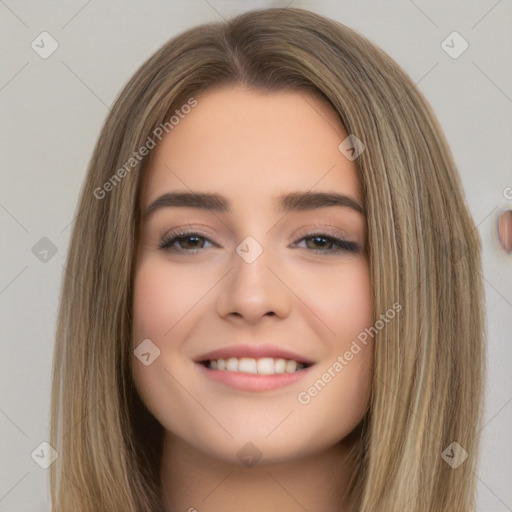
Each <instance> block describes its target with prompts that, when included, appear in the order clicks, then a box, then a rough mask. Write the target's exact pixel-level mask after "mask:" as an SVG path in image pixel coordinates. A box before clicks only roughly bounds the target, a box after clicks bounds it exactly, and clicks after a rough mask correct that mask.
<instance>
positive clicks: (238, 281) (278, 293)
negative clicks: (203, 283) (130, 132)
mask: <svg viewBox="0 0 512 512" xmlns="http://www.w3.org/2000/svg"><path fill="white" fill-rule="evenodd" d="M240 254H243V253H240ZM232 262H233V268H232V269H231V271H230V272H228V274H227V275H226V277H225V278H224V279H223V280H222V281H221V283H220V286H221V291H220V293H219V295H218V298H217V313H218V314H219V315H220V316H221V317H222V318H228V319H232V320H236V321H238V322H246V323H248V324H257V323H258V322H260V321H262V319H263V318H264V317H266V316H269V317H277V318H280V319H283V318H286V317H287V316H288V315H289V314H290V310H291V307H292V297H293V292H292V291H291V290H290V288H288V286H287V285H286V278H285V276H284V275H283V272H281V271H280V268H281V266H280V265H279V264H278V263H277V262H276V261H275V260H273V261H272V262H271V261H270V259H269V258H268V257H267V252H266V251H265V250H264V249H263V252H262V253H261V254H260V255H259V256H258V257H257V258H256V259H255V260H254V261H251V260H250V259H244V258H243V257H242V256H240V255H239V254H238V253H236V252H235V254H234V255H233V258H232Z"/></svg>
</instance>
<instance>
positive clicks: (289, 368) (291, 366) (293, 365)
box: [286, 361, 297, 373]
mask: <svg viewBox="0 0 512 512" xmlns="http://www.w3.org/2000/svg"><path fill="white" fill-rule="evenodd" d="M295 370H297V361H287V362H286V372H287V373H293V372H295Z"/></svg>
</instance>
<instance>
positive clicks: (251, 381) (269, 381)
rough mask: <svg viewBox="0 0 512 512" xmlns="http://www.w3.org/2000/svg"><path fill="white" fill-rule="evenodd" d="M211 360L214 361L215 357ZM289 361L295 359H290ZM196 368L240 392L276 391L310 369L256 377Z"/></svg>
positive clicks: (249, 374)
mask: <svg viewBox="0 0 512 512" xmlns="http://www.w3.org/2000/svg"><path fill="white" fill-rule="evenodd" d="M233 357H235V356H233ZM240 357H243V356H240ZM269 357H270V356H269ZM276 357H279V356H276ZM212 359H215V357H214V358H212ZM285 359H286V358H285ZM290 359H295V358H293V357H291V358H290ZM295 360H296V359H295ZM196 366H198V367H199V370H200V371H201V372H204V375H205V376H206V377H208V378H209V379H212V380H214V381H216V382H220V383H221V384H225V385H226V386H229V387H231V388H234V389H239V390H241V391H259V392H262V391H272V390H273V389H278V388H282V387H285V386H289V385H291V384H295V383H296V382H298V381H299V380H301V379H303V378H304V377H305V376H306V375H307V374H308V373H309V370H310V369H311V367H309V368H304V369H303V370H300V371H298V372H294V373H280V374H274V375H257V374H251V373H243V372H231V371H228V370H212V369H210V368H207V367H206V366H204V365H202V364H201V363H196Z"/></svg>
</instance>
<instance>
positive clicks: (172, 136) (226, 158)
mask: <svg viewBox="0 0 512 512" xmlns="http://www.w3.org/2000/svg"><path fill="white" fill-rule="evenodd" d="M196 98H197V100H198V105H197V106H196V107H195V108H194V109H193V110H192V111H191V112H190V113H189V114H188V115H187V116H186V117H185V118H184V119H182V120H180V122H179V124H178V125H176V126H175V127H174V129H173V130H172V131H171V132H170V133H169V134H168V135H166V137H164V138H163V140H162V141H161V142H160V143H159V144H158V145H157V147H156V148H155V149H154V150H153V153H152V155H151V159H152V160H151V165H150V167H149V173H148V175H147V181H146V183H145V187H144V189H143V194H142V196H143V197H142V198H141V199H142V205H143V208H144V209H146V208H147V207H148V206H149V205H150V204H151V203H152V202H153V201H154V200H155V199H156V198H158V197H159V196H161V195H162V194H164V193H167V192H176V191H184V192H190V191H194V192H216V193H219V194H222V195H224V196H226V197H227V198H228V199H229V200H230V201H231V203H232V212H230V213H218V212H215V213H213V212H212V211H210V210H207V209H206V210H204V209H199V208H192V207H163V208H160V209H157V210H155V211H154V212H153V213H152V214H151V215H149V217H148V218H147V219H146V221H145V222H144V225H143V227H142V232H141V238H140V245H139V247H138V252H137V261H136V268H135V290H134V305H133V315H134V337H133V348H134V349H135V348H136V347H137V346H138V345H139V344H140V343H141V342H142V340H144V339H150V340H151V341H152V343H154V345H156V346H157V347H158V348H159V350H160V356H159V357H158V358H156V359H155V360H154V361H153V362H152V363H151V364H150V365H148V366H145V365H143V364H141V363H140V362H139V361H138V360H137V359H136V358H134V362H133V377H134V381H135V385H136V388H137V391H138V393H139V395H140V396H141V398H142V400H143V401H144V403H145V404H146V405H147V407H148V409H149V410H150V411H151V413H152V414H153V415H154V416H155V418H156V419H157V420H158V421H159V422H160V423H161V424H162V425H163V427H164V429H165V440H164V449H163V453H162V469H161V483H162V488H163V502H164V505H165V507H166V510H168V511H170V512H174V511H185V510H198V511H199V512H203V511H204V512H206V511H208V512H217V511H221V510H222V511H223V512H226V511H231V510H233V511H235V510H241V508H240V507H241V506H243V510H245V511H249V512H251V511H261V510H267V511H277V510H279V511H280V512H286V511H292V510H293V511H296V510H298V509H301V508H300V507H302V508H304V509H307V510H323V511H326V512H328V511H334V510H337V511H339V510H340V504H343V505H344V507H345V508H344V509H345V510H348V506H349V504H348V501H347V500H346V499H345V498H343V497H342V495H343V493H344V491H345V490H346V487H347V482H348V479H349V477H350V475H351V472H352V470H353V468H352V466H351V464H350V463H349V461H348V460H346V458H347V453H348V450H349V449H350V447H351V446H352V445H353V443H354V441H355V440H356V439H355V438H356V436H354V435H349V434H350V433H351V432H353V431H354V429H355V428H356V427H357V426H358V425H359V424H360V421H361V419H362V418H363V416H364V413H365V412H366V410H367V403H368V402H367V401H368V398H369V389H370V380H371V379H370V377H371V357H372V347H371V343H368V344H367V345H366V346H364V345H361V350H360V351H359V352H358V353H357V354H356V355H354V357H353V359H352V360H351V361H349V362H348V363H347V364H346V366H344V368H343V370H342V371H339V372H337V373H336V372H334V375H335V377H333V378H332V379H331V381H330V382H329V383H328V384H327V385H326V386H325V387H324V388H323V389H322V390H321V392H319V393H318V394H317V395H316V396H314V397H311V400H310V401H309V403H307V404H303V403H300V402H299V401H298V398H297V397H298V393H300V392H303V391H305V390H306V391H307V390H308V388H309V387H310V386H311V385H312V384H313V383H314V382H315V381H316V380H317V379H319V378H321V377H322V374H324V372H326V371H327V370H328V368H329V367H330V368H331V373H332V366H333V363H334V362H335V361H336V360H337V357H338V356H339V355H343V354H344V353H345V352H346V351H347V350H349V348H350V346H351V343H352V342H353V341H354V340H355V339H356V337H357V336H358V334H359V333H361V332H362V331H363V330H364V329H365V328H366V327H370V326H371V325H372V324H373V316H372V299H371V286H370V274H369V265H368V258H367V254H366V250H365V241H366V223H365V218H364V215H363V214H361V213H359V212H356V211H355V210H353V209H351V208H349V207H346V206H329V207H323V208H319V209H312V210H306V211H289V212H286V213H284V212H281V211H279V210H276V209H275V207H274V203H273V202H272V198H273V197H274V196H277V195H280V194H283V193H287V192H292V191H314V192H317V191H322V192H337V193H340V194H345V195H347V196H350V197H352V198H354V199H355V200H357V201H358V202H359V203H361V204H363V199H364V197H363V190H362V185H361V181H360V178H359V175H358V171H357V168H356V165H355V162H353V161H350V160H349V159H347V158H346V157H345V156H344V155H343V154H342V153H341V152H340V151H339V150H338V145H339V144H340V142H341V141H343V140H344V139H345V138H346V137H347V133H346V132H345V131H344V129H343V127H342V125H341V123H340V121H339V119H338V117H337V115H336V113H335V111H334V110H332V108H331V107H330V106H329V104H328V103H327V102H326V101H325V100H323V99H321V98H319V97H317V96H315V95H313V94H311V93H304V92H302V91H301V92H300V93H299V92H295V91H291V90H286V91H278V92H266V91H254V90H249V89H246V88H244V87H243V86H240V85H236V86H229V87H226V86H224V87H221V88H215V89H209V90H207V91H205V92H203V93H202V94H201V95H199V96H197V97H196ZM188 224H190V226H189V225H188ZM177 228H184V229H187V230H190V231H193V232H199V236H200V238H198V239H194V238H192V239H191V238H185V239H182V240H181V242H179V241H178V242H175V243H174V246H173V247H174V251H173V250H172V249H167V250H164V249H161V248H159V243H160V242H161V239H162V236H164V235H165V234H166V233H168V232H169V231H170V230H173V229H177ZM317 232H321V233H326V235H327V236H334V237H337V238H342V239H346V240H349V241H352V242H356V243H358V244H360V246H361V247H362V250H361V251H360V252H357V253H353V252H349V251H342V252H340V253H338V254H335V253H332V252H329V249H331V248H332V247H333V243H332V242H330V240H329V239H327V240H325V239H323V238H320V240H319V239H318V238H315V236H313V237H311V236H309V238H305V237H308V235H310V234H311V233H313V234H314V235H315V234H316V233H317ZM193 236H198V235H192V237H193ZM201 236H202V237H204V238H201ZM247 236H252V237H253V238H254V239H255V240H256V241H257V242H258V243H259V244H260V246H261V248H262V249H263V252H262V254H261V255H260V256H259V257H258V258H257V259H256V260H255V261H253V262H252V263H247V262H246V261H245V260H244V259H242V258H241V257H240V256H239V254H238V253H237V252H236V248H237V246H238V245H239V244H240V242H241V241H242V240H244V239H245V238H246V237H247ZM334 247H335V244H334ZM180 249H181V252H179V250H180ZM315 249H317V251H318V252H316V251H315ZM194 250H196V254H192V253H193V252H194ZM186 251H188V252H186ZM320 251H324V252H323V253H320ZM237 343H249V344H259V343H272V344H276V345H279V346H280V347H283V348H287V349H290V350H292V351H294V352H297V353H299V354H301V355H304V356H307V357H308V358H309V359H311V360H313V361H315V365H314V366H313V367H312V368H311V370H309V375H308V376H307V377H306V378H303V379H302V380H300V381H299V382H296V383H294V384H292V385H289V386H285V387H284V388H280V389H277V390H273V391H267V392H253V391H241V390H236V389H233V388H230V387H228V386H226V385H224V384H221V383H218V382H214V381H212V380H210V379H209V378H207V377H205V376H204V374H203V373H204V372H201V371H200V369H199V368H198V366H197V364H196V363H194V358H195V357H197V356H198V355H201V354H204V353H206V352H208V351H211V350H214V349H218V348H222V347H226V346H229V345H233V344H237ZM248 442H250V443H252V444H253V445H254V447H256V448H247V447H246V448H245V450H249V451H251V450H252V452H254V454H256V453H257V454H258V455H259V456H261V458H260V459H259V461H258V462H257V464H256V465H253V466H248V465H246V464H244V463H243V461H242V460H241V459H240V458H239V457H238V456H237V453H238V452H239V450H240V449H242V448H243V447H244V446H246V443H248Z"/></svg>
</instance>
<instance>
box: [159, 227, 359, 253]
mask: <svg viewBox="0 0 512 512" xmlns="http://www.w3.org/2000/svg"><path fill="white" fill-rule="evenodd" d="M192 237H195V238H203V239H205V240H208V241H209V242H211V240H209V239H208V238H207V237H205V236H203V235H201V233H197V232H195V231H174V232H171V233H168V234H167V235H165V236H164V237H162V240H161V241H160V243H159V244H158V247H159V248H160V249H162V250H164V251H169V252H172V251H174V252H178V253H188V254H192V255H193V254H197V252H198V251H200V250H201V248H199V249H176V248H173V247H172V246H173V245H174V243H175V242H178V241H180V240H184V239H187V238H192ZM308 238H324V239H326V240H327V241H329V242H333V243H334V244H335V245H337V248H336V249H323V250H322V249H311V250H312V251H314V252H315V253H316V254H321V255H326V254H327V255H331V254H340V253H342V252H351V253H354V254H356V253H358V252H360V251H361V247H360V246H359V244H357V243H355V242H349V241H348V240H343V239H341V238H337V237H334V236H331V235H328V234H327V233H310V234H307V235H305V236H303V237H302V238H301V239H300V240H298V241H299V242H301V241H302V240H306V239H308ZM211 243H213V242H211ZM296 243H297V242H296ZM214 245H215V244H214Z"/></svg>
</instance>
